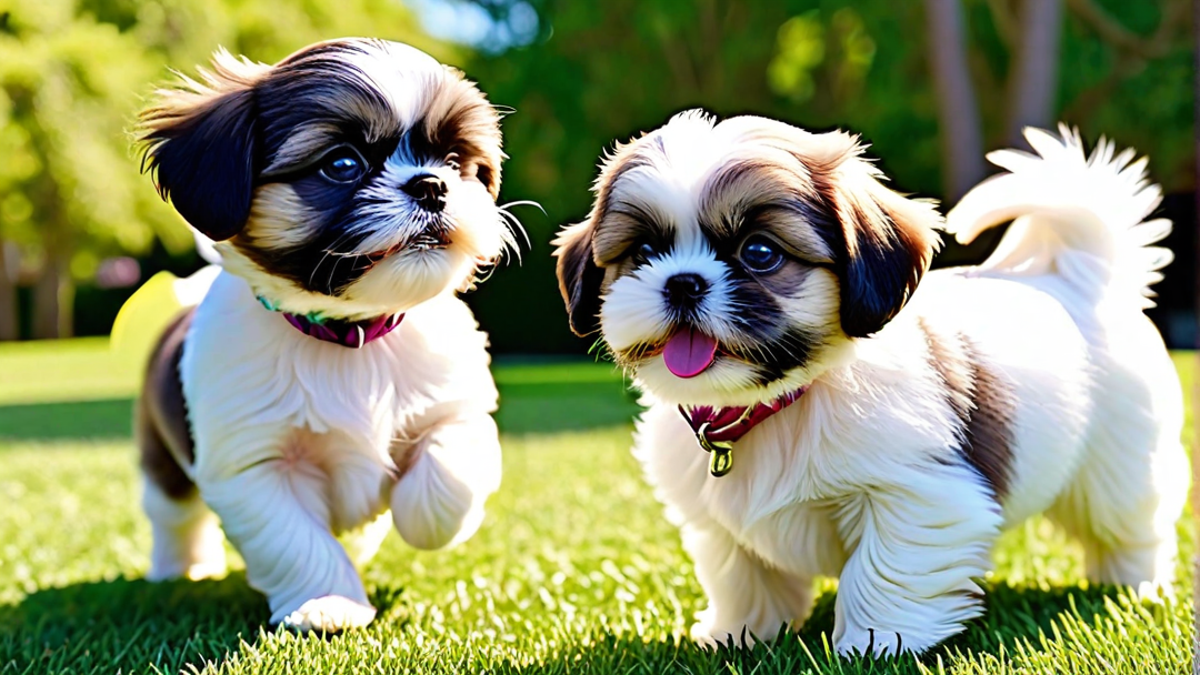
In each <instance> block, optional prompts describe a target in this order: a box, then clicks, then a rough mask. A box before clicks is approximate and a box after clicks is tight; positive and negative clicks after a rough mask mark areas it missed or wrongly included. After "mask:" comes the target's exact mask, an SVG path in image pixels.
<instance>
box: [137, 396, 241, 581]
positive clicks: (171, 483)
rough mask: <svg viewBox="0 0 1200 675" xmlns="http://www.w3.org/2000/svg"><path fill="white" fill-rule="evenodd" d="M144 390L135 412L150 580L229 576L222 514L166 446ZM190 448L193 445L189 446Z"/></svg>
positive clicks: (148, 577) (147, 577)
mask: <svg viewBox="0 0 1200 675" xmlns="http://www.w3.org/2000/svg"><path fill="white" fill-rule="evenodd" d="M153 393H154V392H150V393H148V394H146V393H144V394H143V395H142V397H141V398H140V399H139V400H138V405H137V408H136V409H135V414H134V431H135V434H136V436H137V444H138V450H139V454H140V465H141V469H142V509H143V510H144V511H145V512H146V516H147V517H148V518H149V519H150V533H151V537H152V544H151V550H150V569H149V571H148V572H146V579H148V580H150V581H164V580H166V579H177V578H180V577H185V578H188V579H193V580H195V579H204V578H208V577H220V576H224V574H225V536H224V534H222V532H221V525H220V523H219V522H218V521H217V517H216V516H215V515H213V513H212V511H210V510H209V509H208V507H207V506H206V505H205V504H204V501H203V500H202V499H200V494H199V493H198V492H197V491H196V486H195V485H194V484H192V480H191V479H190V478H188V475H187V473H185V472H184V470H183V469H182V468H180V466H179V463H178V462H177V461H176V460H175V456H174V455H173V454H172V453H171V452H170V450H168V449H167V443H166V441H164V439H163V434H162V433H161V432H160V430H159V427H158V425H157V424H156V419H155V416H154V415H153V414H152V409H151V408H152V405H153V402H152V401H151V400H150V398H149V397H150V396H151V395H153ZM189 449H190V448H189Z"/></svg>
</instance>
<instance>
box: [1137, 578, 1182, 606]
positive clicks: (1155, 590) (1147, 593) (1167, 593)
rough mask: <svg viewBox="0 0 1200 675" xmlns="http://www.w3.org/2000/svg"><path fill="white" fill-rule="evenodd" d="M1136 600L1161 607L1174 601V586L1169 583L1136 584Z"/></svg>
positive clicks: (1146, 582) (1145, 582)
mask: <svg viewBox="0 0 1200 675" xmlns="http://www.w3.org/2000/svg"><path fill="white" fill-rule="evenodd" d="M1137 598H1138V600H1141V601H1143V602H1152V603H1154V604H1156V605H1161V604H1163V603H1164V602H1166V601H1167V600H1174V599H1175V585H1174V584H1172V583H1169V582H1159V581H1143V582H1142V583H1140V584H1138V587H1137Z"/></svg>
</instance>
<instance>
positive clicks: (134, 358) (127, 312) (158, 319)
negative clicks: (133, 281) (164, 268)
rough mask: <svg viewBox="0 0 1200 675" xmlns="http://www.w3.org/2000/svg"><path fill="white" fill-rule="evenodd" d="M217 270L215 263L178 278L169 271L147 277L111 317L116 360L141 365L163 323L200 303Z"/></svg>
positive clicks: (113, 349)
mask: <svg viewBox="0 0 1200 675" xmlns="http://www.w3.org/2000/svg"><path fill="white" fill-rule="evenodd" d="M220 270H221V268H220V266H219V265H209V266H207V267H205V268H203V269H201V270H200V271H198V272H196V273H195V274H193V275H191V276H189V277H184V278H182V279H181V278H179V277H177V276H175V275H174V274H171V273H170V272H159V273H158V274H155V275H154V276H152V277H150V278H149V279H148V280H147V281H146V283H144V284H142V286H141V288H139V289H137V291H136V292H135V293H134V294H133V295H132V296H131V297H130V298H129V299H128V300H126V301H125V304H124V305H122V306H121V311H120V312H118V313H117V318H116V320H115V321H113V328H112V338H111V342H110V344H109V348H110V349H111V350H112V354H113V357H114V358H115V359H116V361H118V362H119V363H120V364H122V366H123V367H136V368H138V369H142V368H144V367H145V364H146V360H147V359H149V358H150V352H151V350H153V349H154V345H155V343H156V342H157V341H158V338H159V336H160V335H161V334H162V331H163V330H164V329H165V328H166V327H167V324H169V323H170V322H171V320H172V319H174V318H175V317H176V316H177V315H178V314H179V312H181V311H183V309H185V308H187V307H194V306H196V305H197V304H199V303H200V300H202V299H203V298H204V294H205V293H207V292H208V287H209V286H211V285H212V282H213V279H215V278H216V276H217V273H218V272H220Z"/></svg>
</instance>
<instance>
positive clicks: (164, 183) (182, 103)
mask: <svg viewBox="0 0 1200 675" xmlns="http://www.w3.org/2000/svg"><path fill="white" fill-rule="evenodd" d="M201 75H202V80H203V81H202V82H197V81H193V80H190V79H186V78H185V80H184V82H183V83H182V85H181V86H180V87H179V88H178V89H173V90H168V91H163V92H160V95H159V99H158V101H157V103H156V104H155V105H154V106H153V107H151V108H150V109H149V110H147V111H146V112H144V113H143V115H142V122H143V125H144V129H145V134H144V136H143V140H144V141H145V142H146V144H147V145H146V147H147V150H146V158H145V165H146V167H147V168H148V169H149V170H151V171H153V172H154V173H155V176H156V179H157V182H158V186H159V190H160V192H161V194H162V195H163V197H164V199H165V198H167V197H170V198H171V201H172V203H173V204H174V205H175V208H176V209H177V210H178V211H179V212H180V214H181V215H182V216H183V217H184V218H185V219H186V220H187V221H188V222H189V223H190V224H191V225H192V226H193V227H195V228H196V229H197V230H199V231H200V232H201V233H203V234H205V235H207V236H208V237H210V238H212V239H214V240H217V241H218V242H219V243H218V244H217V248H218V250H219V251H220V253H221V254H222V256H223V259H224V262H223V264H224V266H225V267H226V269H229V270H230V271H232V272H234V273H236V274H239V275H241V276H243V277H244V278H246V279H247V280H248V281H249V282H250V284H251V286H252V287H253V288H254V290H255V292H257V293H259V294H260V295H262V296H263V297H265V298H268V299H270V300H271V301H273V302H276V303H278V304H279V305H280V307H281V308H282V309H285V310H287V311H290V312H296V313H307V312H320V313H323V314H326V315H329V316H334V317H339V318H349V319H357V318H365V317H368V316H376V315H380V314H385V313H391V312H396V311H402V310H404V309H407V308H409V307H412V306H414V305H416V304H419V303H420V302H423V301H424V300H427V299H429V298H430V297H433V296H434V295H436V294H438V293H440V292H443V291H445V290H447V289H450V288H456V287H462V286H466V285H469V284H470V283H471V281H472V280H473V279H474V277H475V274H476V273H477V271H478V269H479V268H480V267H481V266H483V265H489V264H492V263H493V262H494V261H495V260H496V258H497V257H498V256H499V255H500V254H501V252H502V251H503V250H504V248H505V246H506V245H510V244H512V235H511V232H510V230H509V229H508V221H507V220H506V215H507V214H504V213H503V212H501V211H500V210H499V209H498V208H497V207H496V205H495V198H496V195H497V193H498V192H499V189H500V163H501V160H502V158H503V153H502V152H501V150H500V140H501V139H500V128H499V115H498V113H497V112H496V110H495V109H494V108H493V107H492V106H491V105H489V104H488V102H487V100H486V99H485V98H484V96H483V94H481V93H480V92H479V90H478V89H476V87H475V86H474V85H473V84H471V83H470V82H468V81H466V80H464V79H463V77H462V75H461V74H460V73H458V72H457V71H455V70H453V69H451V68H448V67H446V66H443V65H442V64H439V63H438V62H437V61H435V60H434V59H432V58H431V57H429V56H428V55H426V54H424V53H422V52H420V51H418V50H416V49H413V48H412V47H409V46H407V45H402V44H397V43H393V42H385V41H381V40H360V39H348V40H338V41H333V42H325V43H319V44H316V45H312V46H310V47H307V48H305V49H303V50H301V51H299V52H297V53H295V54H293V55H292V56H289V57H288V58H286V59H284V60H283V61H281V62H280V63H278V64H276V65H275V66H267V65H264V64H258V63H251V62H249V61H246V60H244V59H236V58H234V57H232V56H230V55H229V54H228V53H226V52H223V51H222V52H218V53H217V54H216V56H215V57H214V61H213V70H212V71H211V72H208V71H202V72H201Z"/></svg>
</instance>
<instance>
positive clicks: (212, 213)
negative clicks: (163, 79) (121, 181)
mask: <svg viewBox="0 0 1200 675" xmlns="http://www.w3.org/2000/svg"><path fill="white" fill-rule="evenodd" d="M268 69H269V66H266V65H263V64H256V63H251V62H249V61H246V60H239V59H235V58H234V57H232V56H230V55H229V53H228V52H225V51H223V50H222V51H219V52H217V54H216V55H215V56H214V57H213V70H212V71H207V70H203V69H201V70H200V75H201V79H202V80H203V81H202V82H198V81H196V80H192V79H190V78H187V77H184V78H182V80H181V82H180V84H179V86H178V87H176V88H174V89H164V90H161V91H159V92H158V100H157V101H156V102H155V104H154V105H153V106H151V107H150V108H148V109H146V110H145V111H143V112H142V114H141V116H140V120H141V125H142V130H143V132H144V133H143V134H142V136H141V139H140V140H141V142H142V143H143V144H144V145H145V154H144V155H143V158H142V168H143V170H144V171H148V172H150V173H151V174H152V175H153V176H154V180H155V184H156V185H157V187H158V192H159V194H160V195H161V196H162V198H163V199H164V200H165V199H168V198H169V199H170V200H171V204H172V205H173V206H174V207H175V210H176V211H178V212H179V215H181V216H183V218H184V220H186V221H188V223H190V224H191V225H192V227H194V228H196V229H197V230H199V231H200V232H202V233H203V234H204V235H206V236H207V237H208V238H210V239H212V240H214V241H223V240H225V239H229V238H230V237H232V236H234V235H236V234H237V233H239V232H241V231H242V229H243V228H244V227H245V225H246V220H247V219H248V218H249V216H250V203H251V200H252V199H253V192H254V177H255V153H256V152H257V148H256V139H255V136H256V134H255V129H254V125H255V121H254V85H255V83H257V81H258V80H259V79H261V77H262V75H263V74H265V73H266V72H267V70H268Z"/></svg>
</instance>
